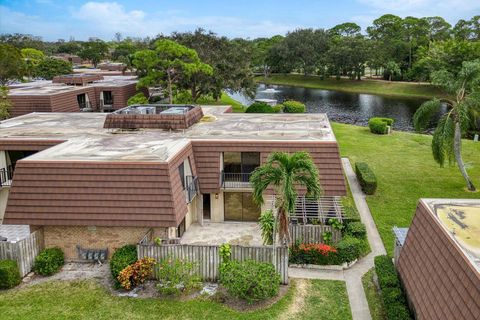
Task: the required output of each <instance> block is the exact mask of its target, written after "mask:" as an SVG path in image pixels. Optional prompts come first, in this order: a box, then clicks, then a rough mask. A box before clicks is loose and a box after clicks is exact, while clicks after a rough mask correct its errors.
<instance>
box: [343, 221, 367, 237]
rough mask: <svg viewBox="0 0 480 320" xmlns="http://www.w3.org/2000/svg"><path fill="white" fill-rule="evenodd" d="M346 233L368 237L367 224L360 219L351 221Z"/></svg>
mask: <svg viewBox="0 0 480 320" xmlns="http://www.w3.org/2000/svg"><path fill="white" fill-rule="evenodd" d="M345 234H349V235H351V236H353V237H355V238H359V239H366V238H367V229H366V228H365V225H364V224H363V223H361V222H359V221H355V222H350V223H348V224H347V228H346V230H345Z"/></svg>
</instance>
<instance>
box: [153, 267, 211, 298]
mask: <svg viewBox="0 0 480 320" xmlns="http://www.w3.org/2000/svg"><path fill="white" fill-rule="evenodd" d="M156 270H157V273H156V276H157V280H158V284H157V289H158V291H159V292H160V293H161V294H165V295H179V294H181V293H187V292H190V291H191V290H193V289H198V288H200V287H201V284H202V281H201V279H200V276H198V275H197V274H196V273H195V271H194V270H195V264H194V263H193V262H189V261H183V260H181V259H173V258H166V259H163V260H161V261H160V262H159V263H158V264H157V266H156Z"/></svg>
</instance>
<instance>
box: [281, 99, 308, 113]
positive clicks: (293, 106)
mask: <svg viewBox="0 0 480 320" xmlns="http://www.w3.org/2000/svg"><path fill="white" fill-rule="evenodd" d="M282 105H283V112H285V113H305V105H304V104H303V103H301V102H298V101H294V100H288V101H285V102H284V103H282Z"/></svg>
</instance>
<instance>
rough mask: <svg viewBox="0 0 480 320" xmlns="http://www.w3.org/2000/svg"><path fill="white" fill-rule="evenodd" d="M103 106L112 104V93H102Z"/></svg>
mask: <svg viewBox="0 0 480 320" xmlns="http://www.w3.org/2000/svg"><path fill="white" fill-rule="evenodd" d="M103 104H106V105H112V104H113V96H112V91H103Z"/></svg>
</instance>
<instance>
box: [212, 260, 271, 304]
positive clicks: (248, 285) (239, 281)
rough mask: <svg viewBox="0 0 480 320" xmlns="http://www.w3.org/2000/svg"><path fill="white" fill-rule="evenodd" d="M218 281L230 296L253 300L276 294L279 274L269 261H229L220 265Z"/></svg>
mask: <svg viewBox="0 0 480 320" xmlns="http://www.w3.org/2000/svg"><path fill="white" fill-rule="evenodd" d="M220 283H221V284H222V285H223V286H224V287H225V288H226V289H227V291H228V293H229V294H231V295H232V296H234V297H238V298H241V299H244V300H247V301H248V302H253V301H259V300H265V299H267V298H271V297H274V296H276V295H278V291H279V289H280V275H279V274H278V273H277V272H276V271H275V267H274V266H273V265H272V264H271V263H263V262H256V261H253V260H246V261H242V262H238V261H231V262H228V263H222V265H221V266H220Z"/></svg>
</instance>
